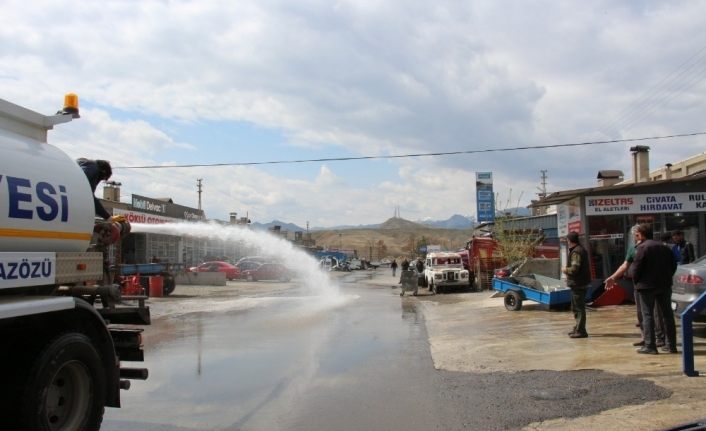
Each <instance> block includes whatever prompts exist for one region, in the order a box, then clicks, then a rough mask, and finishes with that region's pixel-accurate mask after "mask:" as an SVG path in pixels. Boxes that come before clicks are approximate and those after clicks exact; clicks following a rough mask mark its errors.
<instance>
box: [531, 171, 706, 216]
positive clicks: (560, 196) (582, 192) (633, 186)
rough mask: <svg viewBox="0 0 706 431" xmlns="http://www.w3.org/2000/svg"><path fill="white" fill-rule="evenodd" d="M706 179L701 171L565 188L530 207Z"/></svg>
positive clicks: (636, 191)
mask: <svg viewBox="0 0 706 431" xmlns="http://www.w3.org/2000/svg"><path fill="white" fill-rule="evenodd" d="M705 180H706V171H699V172H696V173H694V174H691V175H687V176H685V177H679V178H670V179H668V180H658V181H644V182H640V183H620V184H614V185H612V186H602V187H587V188H583V189H573V190H563V191H560V192H554V193H551V194H549V195H547V197H545V198H543V199H540V200H538V201H535V202H532V203H531V204H530V205H529V206H528V208H536V207H545V206H549V205H556V204H560V203H562V202H566V201H568V200H569V199H573V198H575V197H577V196H586V195H596V194H615V193H616V192H625V191H626V190H630V191H632V190H635V193H639V192H640V191H645V189H647V188H650V187H654V186H663V185H669V184H679V183H686V182H690V181H698V182H702V181H705Z"/></svg>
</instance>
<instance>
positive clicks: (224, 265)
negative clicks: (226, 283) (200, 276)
mask: <svg viewBox="0 0 706 431" xmlns="http://www.w3.org/2000/svg"><path fill="white" fill-rule="evenodd" d="M189 271H191V272H218V271H220V272H224V273H225V274H226V279H228V280H235V279H237V278H239V276H240V269H238V268H237V267H236V266H234V265H231V264H230V263H228V262H222V261H220V260H214V261H211V262H204V263H202V264H201V265H199V266H193V267H191V268H189Z"/></svg>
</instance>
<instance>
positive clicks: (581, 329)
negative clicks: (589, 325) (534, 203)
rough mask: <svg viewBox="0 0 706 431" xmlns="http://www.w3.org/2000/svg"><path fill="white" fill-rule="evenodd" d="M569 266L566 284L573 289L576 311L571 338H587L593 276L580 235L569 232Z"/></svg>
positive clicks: (572, 294)
mask: <svg viewBox="0 0 706 431" xmlns="http://www.w3.org/2000/svg"><path fill="white" fill-rule="evenodd" d="M566 241H567V242H568V243H569V259H568V262H569V266H567V267H566V268H564V269H563V272H564V274H566V284H567V285H568V286H569V287H570V288H571V308H572V310H573V311H574V320H575V324H574V329H573V330H572V331H571V332H569V337H571V338H586V337H588V333H587V332H586V290H587V287H588V282H589V281H591V275H590V273H589V268H588V253H587V252H586V249H584V248H583V246H581V244H579V234H578V233H576V232H569V234H568V235H566Z"/></svg>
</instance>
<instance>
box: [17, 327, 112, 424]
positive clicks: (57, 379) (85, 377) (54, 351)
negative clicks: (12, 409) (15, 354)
mask: <svg viewBox="0 0 706 431" xmlns="http://www.w3.org/2000/svg"><path fill="white" fill-rule="evenodd" d="M104 400H105V374H104V372H103V365H102V363H101V360H100V356H99V355H98V352H97V351H96V349H95V348H94V347H93V345H92V344H91V340H89V338H88V337H86V336H85V335H83V334H79V333H66V334H62V335H60V336H58V337H56V338H55V339H54V340H52V341H51V342H50V343H49V344H48V345H47V347H45V348H44V350H43V351H42V352H41V353H40V354H39V356H38V359H37V360H36V362H35V363H34V365H33V366H32V369H31V370H30V373H29V376H28V378H27V385H26V386H25V389H24V392H23V394H22V401H21V404H22V407H21V417H22V422H23V425H24V428H23V429H26V430H28V431H69V430H81V431H93V430H98V429H100V425H101V422H102V421H103V410H104V404H105V403H104Z"/></svg>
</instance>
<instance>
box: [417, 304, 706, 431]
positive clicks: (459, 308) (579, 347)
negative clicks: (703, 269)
mask: <svg viewBox="0 0 706 431" xmlns="http://www.w3.org/2000/svg"><path fill="white" fill-rule="evenodd" d="M490 296H491V293H490V292H481V293H470V294H458V295H449V296H447V297H443V296H440V297H431V296H425V297H420V298H419V300H420V302H421V304H422V306H423V307H422V308H423V310H424V317H425V320H426V324H427V330H428V332H429V343H430V345H431V352H432V357H433V359H434V366H435V367H436V368H438V369H444V370H450V371H463V372H474V373H478V372H493V371H504V372H513V371H529V370H555V371H566V370H580V369H598V370H603V371H608V372H613V373H617V374H622V375H627V376H633V377H639V378H646V379H649V380H652V381H653V382H654V383H656V384H657V385H659V386H662V387H664V388H666V389H669V390H671V391H672V396H671V397H670V398H667V399H665V400H660V401H656V402H650V403H646V404H643V405H633V406H626V407H621V408H616V409H614V410H608V411H604V412H602V413H601V414H599V415H595V416H589V417H580V418H575V419H558V420H551V421H547V422H543V423H537V424H532V425H530V426H529V427H528V429H532V430H555V429H557V430H559V429H572V430H580V429H585V430H595V429H600V428H603V429H616V426H618V425H619V428H620V429H622V430H645V429H663V428H667V427H670V426H674V425H677V424H680V423H684V422H689V421H694V420H698V419H703V418H705V417H706V377H703V376H700V377H686V376H685V375H684V374H683V373H682V356H681V354H667V353H664V354H662V353H660V354H659V355H656V356H655V355H640V354H637V353H636V349H637V348H636V347H633V346H632V343H633V342H634V341H638V340H639V339H640V331H639V328H637V327H635V323H636V313H635V307H634V306H632V305H624V306H612V307H603V308H599V309H590V310H589V312H588V319H587V321H588V323H587V329H588V332H589V338H584V339H571V338H569V337H568V336H567V332H569V331H570V330H571V329H572V327H573V315H572V313H571V312H569V311H563V312H562V311H548V310H546V309H544V308H543V307H542V306H540V305H539V304H536V303H531V302H525V303H524V304H523V308H522V310H521V311H507V310H505V307H504V305H503V300H502V298H490ZM677 329H678V330H680V327H678V328H677ZM696 333H697V334H698V335H699V336H700V337H696V338H695V339H694V343H695V353H696V355H695V368H696V369H697V370H699V369H700V370H701V371H702V372H704V373H706V356H704V355H706V340H705V339H704V335H706V330H705V328H704V327H703V326H698V327H697V328H696ZM679 340H680V343H679V350H680V351H681V337H679Z"/></svg>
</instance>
